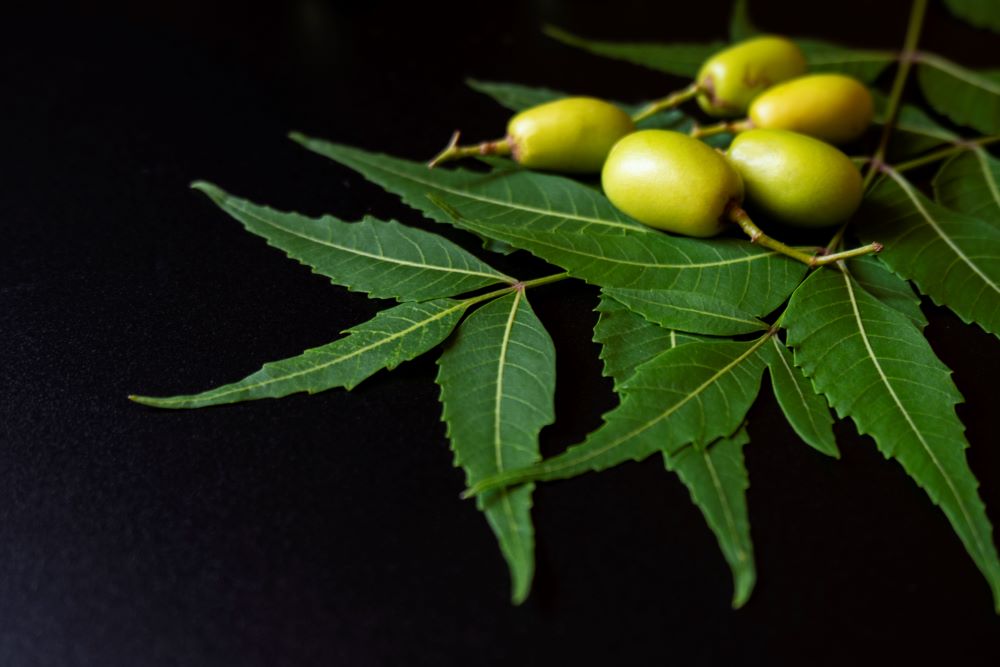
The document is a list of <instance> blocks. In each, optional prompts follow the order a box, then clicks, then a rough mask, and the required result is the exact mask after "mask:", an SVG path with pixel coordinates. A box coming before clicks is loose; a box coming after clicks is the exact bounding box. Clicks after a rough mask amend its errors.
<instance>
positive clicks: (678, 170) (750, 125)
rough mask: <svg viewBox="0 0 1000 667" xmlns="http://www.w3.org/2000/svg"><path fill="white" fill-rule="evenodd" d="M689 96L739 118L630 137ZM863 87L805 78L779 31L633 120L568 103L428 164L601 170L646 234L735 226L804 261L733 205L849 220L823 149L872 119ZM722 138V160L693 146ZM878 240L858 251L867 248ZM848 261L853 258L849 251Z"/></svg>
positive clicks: (847, 193)
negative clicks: (459, 161) (477, 160)
mask: <svg viewBox="0 0 1000 667" xmlns="http://www.w3.org/2000/svg"><path fill="white" fill-rule="evenodd" d="M692 98H694V99H696V100H697V103H698V105H699V106H700V107H701V109H702V110H703V111H704V112H705V113H706V114H709V115H711V116H715V117H720V118H727V119H732V118H737V117H739V116H742V115H744V114H746V118H744V119H742V120H725V121H723V122H721V123H719V124H717V125H713V126H708V127H695V128H694V129H693V130H692V131H691V134H690V135H688V134H683V133H680V132H674V131H668V130H637V129H636V122H638V121H640V120H643V119H645V118H647V117H649V116H652V115H654V114H656V113H658V112H660V111H662V110H664V109H668V108H671V107H674V106H677V105H678V104H680V103H682V102H684V101H686V100H688V99H692ZM872 114H873V104H872V97H871V94H870V93H869V92H868V89H867V88H866V87H865V86H864V85H862V84H861V83H860V82H858V81H857V80H855V79H853V78H851V77H848V76H844V75H841V74H811V75H810V74H807V73H806V61H805V58H804V56H803V55H802V52H801V51H800V50H799V48H798V47H797V46H796V45H795V44H794V43H793V42H792V41H790V40H788V39H785V38H783V37H778V36H763V37H757V38H754V39H749V40H747V41H744V42H741V43H739V44H736V45H735V46H732V47H730V48H728V49H725V50H723V51H721V52H719V53H717V54H715V55H714V56H712V57H711V58H709V59H708V60H707V61H706V62H705V63H704V64H703V65H702V67H701V69H700V71H699V73H698V76H697V77H696V79H695V81H694V82H693V83H692V84H691V85H690V86H688V87H687V88H685V89H684V90H682V91H680V92H678V93H674V94H672V95H670V96H667V97H665V98H663V99H661V100H657V101H656V102H653V103H651V104H650V105H648V106H647V107H646V108H644V109H643V110H642V111H640V112H639V113H637V114H636V115H635V116H634V117H630V116H629V115H628V114H627V113H625V111H623V110H622V109H620V108H618V107H617V106H615V105H614V104H611V103H608V102H605V101H603V100H599V99H594V98H591V97H570V98H565V99H561V100H556V101H554V102H549V103H547V104H542V105H539V106H536V107H533V108H531V109H527V110H525V111H522V112H521V113H519V114H517V115H515V116H514V117H513V118H512V119H511V120H510V122H509V123H508V126H507V134H506V136H505V137H504V138H502V139H499V140H496V141H490V142H484V143H482V144H478V145H475V146H458V145H457V139H458V135H457V133H456V135H455V136H454V137H453V139H452V141H451V143H450V144H449V145H448V147H447V148H445V150H444V151H442V152H441V154H439V155H438V156H437V157H436V158H434V159H433V160H432V161H431V162H430V163H429V166H431V167H434V166H436V165H438V164H440V163H441V162H444V161H447V160H452V159H456V158H460V157H466V156H472V155H510V156H511V157H513V159H514V160H516V161H517V162H518V163H520V164H521V165H523V166H524V167H527V168H530V169H542V170H551V171H560V172H570V173H578V174H587V173H594V174H596V173H600V174H601V185H602V186H603V189H604V193H605V194H606V195H607V197H608V199H609V200H610V201H611V202H612V203H613V204H614V205H615V206H616V207H617V208H618V209H620V210H621V211H623V212H624V213H626V214H628V215H630V216H631V217H633V218H635V219H636V220H638V221H639V222H642V223H644V224H646V225H649V226H651V227H656V228H658V229H662V230H665V231H668V232H673V233H675V234H683V235H687V236H697V237H710V236H715V235H716V234H719V233H720V232H722V231H723V230H724V229H726V228H727V227H728V226H730V225H732V224H733V223H736V224H738V225H739V226H740V227H741V228H743V230H744V231H745V232H747V233H748V234H749V235H750V237H751V240H753V241H755V242H759V243H761V244H762V245H766V246H768V247H771V248H774V249H775V250H778V251H779V252H785V253H786V254H789V255H791V256H793V257H795V258H796V259H800V260H802V261H806V262H807V263H809V264H811V265H817V264H825V263H829V262H830V261H836V259H837V256H836V255H825V256H812V255H807V254H804V253H801V252H798V251H795V250H794V249H792V248H789V247H787V246H785V245H784V244H782V243H780V242H777V241H774V240H773V239H771V238H770V237H768V236H767V235H765V234H764V233H763V232H762V231H761V230H760V229H759V228H758V227H757V226H756V225H755V224H753V222H752V221H751V220H750V218H749V216H748V215H747V214H746V212H745V211H744V210H743V209H742V204H743V201H744V197H745V198H746V200H747V201H748V202H749V203H751V204H752V207H753V208H754V209H755V210H759V211H762V212H764V213H766V214H767V215H768V216H769V217H771V218H772V219H775V220H777V221H780V222H782V223H785V224H787V225H791V226H797V227H826V226H831V225H836V224H839V223H843V222H845V221H847V220H848V219H849V218H850V217H851V215H852V214H853V213H854V211H855V210H856V209H857V207H858V206H859V204H860V203H861V197H862V190H863V188H862V179H861V175H860V173H859V171H858V168H857V167H856V166H855V165H854V163H853V162H852V161H851V160H850V159H849V158H848V157H847V156H846V155H845V154H844V153H842V152H841V151H840V150H838V149H837V148H835V147H834V146H833V145H831V144H843V143H848V142H851V141H854V140H855V139H857V138H859V137H860V136H861V135H862V134H863V133H864V131H865V130H866V129H867V127H868V125H869V124H870V123H871V120H872ZM722 132H729V133H732V134H734V135H735V139H734V140H733V141H732V143H731V145H730V146H729V149H728V151H726V152H725V153H722V152H720V151H717V150H716V149H714V148H711V147H710V146H708V145H707V144H705V143H703V142H702V141H700V140H699V139H700V138H702V137H706V136H710V135H713V134H718V133H722ZM880 249H881V246H879V245H878V244H872V246H870V247H869V248H867V251H870V252H877V251H878V250H880ZM854 253H855V254H857V251H854Z"/></svg>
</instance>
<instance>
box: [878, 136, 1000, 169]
mask: <svg viewBox="0 0 1000 667" xmlns="http://www.w3.org/2000/svg"><path fill="white" fill-rule="evenodd" d="M998 141H1000V134H991V135H988V136H985V137H979V138H977V139H970V140H968V141H956V142H955V144H954V145H953V146H948V147H947V148H941V149H938V150H936V151H934V152H932V153H928V154H927V155H923V156H921V157H918V158H913V159H912V160H907V161H906V162H900V163H899V164H896V165H893V166H892V168H893V169H894V170H896V171H897V172H899V171H908V170H910V169H916V168H917V167H922V166H924V165H925V164H931V163H932V162H937V161H938V160H943V159H944V158H947V157H951V156H952V155H955V154H957V153H961V152H963V151H968V150H974V149H976V148H979V147H980V146H988V145H989V144H992V143H996V142H998Z"/></svg>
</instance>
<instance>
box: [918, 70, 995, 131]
mask: <svg viewBox="0 0 1000 667" xmlns="http://www.w3.org/2000/svg"><path fill="white" fill-rule="evenodd" d="M917 80H918V81H919V82H920V89H921V90H922V91H923V93H924V97H926V98H927V101H928V102H930V104H931V106H932V107H934V110H935V111H938V112H939V113H942V114H944V115H945V116H947V117H948V118H950V119H951V120H953V121H955V122H956V123H958V124H959V125H966V126H968V127H974V128H976V129H977V130H979V131H980V132H982V133H983V134H998V133H1000V81H998V80H997V79H996V78H994V77H991V76H990V75H989V74H986V73H982V72H974V71H973V70H970V69H966V68H964V67H962V66H961V65H957V64H955V63H953V62H951V61H950V60H946V59H944V58H942V57H941V56H938V55H935V54H933V53H921V54H920V57H919V60H918V61H917Z"/></svg>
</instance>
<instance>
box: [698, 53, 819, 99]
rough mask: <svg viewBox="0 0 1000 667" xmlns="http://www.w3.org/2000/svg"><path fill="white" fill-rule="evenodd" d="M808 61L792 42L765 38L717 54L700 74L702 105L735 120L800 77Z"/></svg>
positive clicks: (708, 61)
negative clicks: (784, 83)
mask: <svg viewBox="0 0 1000 667" xmlns="http://www.w3.org/2000/svg"><path fill="white" fill-rule="evenodd" d="M805 71H806V59H805V56H803V55H802V51H801V50H799V47H798V46H796V45H795V43H794V42H792V41H791V40H788V39H785V38H784V37H776V36H770V35H768V36H763V37H755V38H753V39H748V40H746V41H744V42H740V43H739V44H737V45H735V46H732V47H730V48H728V49H725V50H723V51H720V52H719V53H716V54H715V55H714V56H712V57H711V58H709V59H708V60H706V61H705V64H703V65H702V66H701V69H700V70H699V71H698V76H697V78H696V79H695V83H696V84H697V87H698V97H697V99H698V105H699V106H700V107H701V108H702V109H703V110H704V111H705V113H707V114H710V115H712V116H722V117H735V116H741V115H743V114H745V113H746V112H747V107H749V105H750V102H752V101H753V99H754V98H755V97H757V96H758V95H760V94H761V93H762V92H764V91H765V90H766V89H768V88H770V87H771V86H773V85H774V84H776V83H780V82H782V81H786V80H788V79H791V78H793V77H797V76H800V75H802V74H804V73H805Z"/></svg>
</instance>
